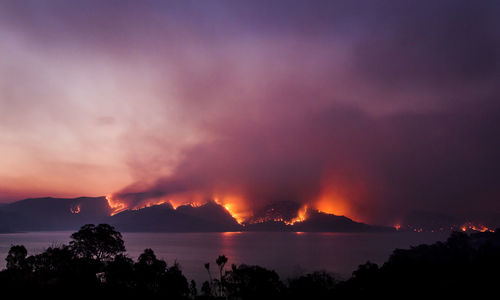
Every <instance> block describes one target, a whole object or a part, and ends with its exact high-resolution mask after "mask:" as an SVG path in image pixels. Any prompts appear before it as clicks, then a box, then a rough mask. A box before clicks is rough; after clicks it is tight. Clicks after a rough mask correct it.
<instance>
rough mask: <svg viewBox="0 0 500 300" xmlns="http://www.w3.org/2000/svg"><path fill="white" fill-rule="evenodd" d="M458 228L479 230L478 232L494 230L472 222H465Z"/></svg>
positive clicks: (464, 230)
mask: <svg viewBox="0 0 500 300" xmlns="http://www.w3.org/2000/svg"><path fill="white" fill-rule="evenodd" d="M460 229H461V230H462V231H463V232H466V231H479V232H486V231H488V232H494V230H492V229H490V228H488V227H486V226H484V225H482V224H474V223H472V222H467V223H465V224H463V225H462V226H461V227H460Z"/></svg>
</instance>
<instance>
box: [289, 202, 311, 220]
mask: <svg viewBox="0 0 500 300" xmlns="http://www.w3.org/2000/svg"><path fill="white" fill-rule="evenodd" d="M308 209H309V205H307V204H306V205H304V206H302V207H301V208H300V209H299V211H298V212H297V216H296V217H295V218H293V219H292V220H290V221H285V224H286V225H293V224H295V223H297V222H304V221H305V220H306V219H307V210H308Z"/></svg>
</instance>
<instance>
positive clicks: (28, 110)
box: [0, 0, 500, 224]
mask: <svg viewBox="0 0 500 300" xmlns="http://www.w3.org/2000/svg"><path fill="white" fill-rule="evenodd" d="M499 15H500V5H499V3H498V2H496V1H474V2H472V1H433V2H430V1H426V2H422V1H377V2H376V3H375V2H372V1H315V3H314V5H309V3H308V2H305V1H304V2H295V1H272V2H267V1H257V2H254V1H252V3H250V2H249V3H243V2H239V1H217V2H212V1H211V2H204V1H169V2H165V1H140V2H139V1H84V2H76V1H41V0H33V1H2V2H1V3H0V41H1V42H0V53H1V58H0V201H2V202H12V201H15V200H19V199H23V198H27V197H38V196H65V197H73V196H74V197H77V196H101V195H107V194H114V195H117V197H120V196H121V197H122V198H124V199H125V198H127V197H128V198H127V199H129V201H144V200H148V199H149V198H158V197H173V198H172V199H174V198H175V199H182V201H191V198H193V199H194V198H196V199H198V198H200V199H206V198H218V199H225V200H222V201H223V202H231V201H233V202H234V203H236V204H237V205H238V206H239V207H240V208H241V210H245V211H250V212H251V211H254V210H257V209H259V208H261V207H263V206H265V205H266V204H268V203H272V202H276V201H295V202H298V203H311V205H316V206H318V207H320V206H322V207H328V208H329V212H330V213H335V214H342V215H346V216H349V217H351V218H354V219H355V220H360V221H364V222H372V223H379V224H393V222H395V221H397V220H398V218H401V216H403V215H405V214H406V213H408V212H411V211H431V212H437V213H445V214H448V215H459V216H465V217H468V216H471V217H472V216H490V215H495V214H500V202H499V197H500V177H499V176H498V173H499V171H500V160H499V159H498V150H499V149H500V139H499V138H498V137H499V136H500V102H499V101H498V100H499V96H500V82H499V81H500V21H499V20H500V19H499V18H498V16H499ZM131 195H132V196H133V197H132V198H133V199H130V198H131Z"/></svg>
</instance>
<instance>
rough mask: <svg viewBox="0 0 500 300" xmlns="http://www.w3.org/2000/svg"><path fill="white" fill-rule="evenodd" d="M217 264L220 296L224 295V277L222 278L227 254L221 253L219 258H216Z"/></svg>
mask: <svg viewBox="0 0 500 300" xmlns="http://www.w3.org/2000/svg"><path fill="white" fill-rule="evenodd" d="M215 262H216V263H217V265H218V266H219V280H220V281H219V296H222V285H223V282H222V280H223V278H222V270H223V269H224V266H225V265H226V263H227V257H226V256H225V255H219V257H217V259H216V260H215Z"/></svg>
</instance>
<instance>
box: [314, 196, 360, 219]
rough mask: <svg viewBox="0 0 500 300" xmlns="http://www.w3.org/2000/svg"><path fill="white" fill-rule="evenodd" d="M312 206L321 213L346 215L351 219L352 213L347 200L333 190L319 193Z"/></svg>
mask: <svg viewBox="0 0 500 300" xmlns="http://www.w3.org/2000/svg"><path fill="white" fill-rule="evenodd" d="M314 208H316V210H317V211H319V212H322V213H326V214H331V215H337V216H348V217H349V218H351V219H352V213H351V211H350V208H349V205H348V203H347V201H346V200H345V199H343V198H342V197H340V196H339V195H338V194H336V193H334V192H330V193H326V194H323V195H321V196H320V197H319V199H318V200H317V201H316V202H314Z"/></svg>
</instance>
